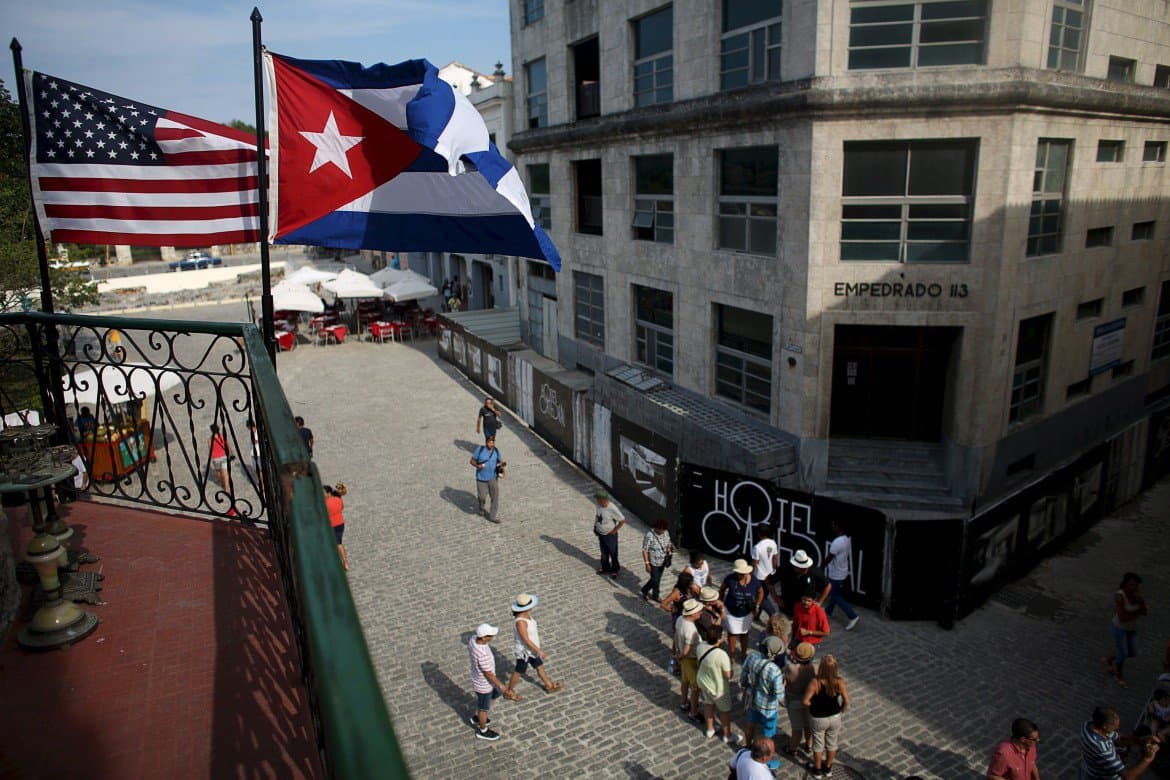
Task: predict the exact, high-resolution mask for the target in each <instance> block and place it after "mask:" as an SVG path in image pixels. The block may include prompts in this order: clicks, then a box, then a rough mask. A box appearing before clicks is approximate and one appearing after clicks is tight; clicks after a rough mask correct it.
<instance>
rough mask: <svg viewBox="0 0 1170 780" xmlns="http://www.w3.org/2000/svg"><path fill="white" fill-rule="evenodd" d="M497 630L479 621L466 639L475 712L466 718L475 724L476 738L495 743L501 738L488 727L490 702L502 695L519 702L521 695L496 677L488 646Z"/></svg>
mask: <svg viewBox="0 0 1170 780" xmlns="http://www.w3.org/2000/svg"><path fill="white" fill-rule="evenodd" d="M498 633H500V629H498V628H496V627H495V626H493V625H490V624H488V623H480V624H479V625H478V626H476V628H475V636H473V637H471V639H469V640H468V642H467V656H468V659H469V660H470V662H471V688H472V690H474V691H475V714H474V715H472V716H471V717H469V718H468V719H467V720H468V722H470V723H471V725H472V726H474V727H475V736H476V739H484V740H487V741H488V742H495V741H496V740H497V739H499V738H500V734H499V732H496V731H493V730H492V729H489V728H488V723H489V722H490V721H491V719H490V718H488V711H489V710H491V708H492V701H493V700H495V699H498V698H500V696H503V697H504V698H505V699H508V700H510V701H520V696H518V695H517V694H516V692H515V691H513V690H512V689H511V688H509V687H505V686H504V684H503V683H502V682H500V678H498V677H496V658H495V656H494V655H492V649H491V648H490V647H488V645H489V644H490V643H491V641H492V638H493V637H495V635H496V634H498Z"/></svg>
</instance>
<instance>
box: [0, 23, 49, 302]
mask: <svg viewBox="0 0 1170 780" xmlns="http://www.w3.org/2000/svg"><path fill="white" fill-rule="evenodd" d="M9 48H10V49H12V67H14V68H15V69H16V99H17V101H18V102H19V103H20V126H21V129H22V130H23V131H24V162H25V171H27V175H26V176H25V178H26V179H27V180H28V197H29V203H33V202H34V201H35V195H36V193H34V192H33V182H32V161H31V160H29V158H28V155H29V151H30V150H31V149H32V129H31V128H30V126H29V121H28V95H27V94H26V93H25V88H24V59H23V57H21V46H20V41H18V40H16V38H13V39H12V43H11V44H10V45H9ZM32 222H33V229H34V230H36V234H37V259H38V260H39V261H40V265H41V311H43V312H45V313H46V314H52V313H53V287H52V285H51V284H50V282H49V255H48V252H46V251H45V237H44V235H42V234H41V223H40V220H38V219H37V215H36V210H35V209H34V210H33V221H32Z"/></svg>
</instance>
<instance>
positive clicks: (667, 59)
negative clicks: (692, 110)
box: [634, 5, 674, 106]
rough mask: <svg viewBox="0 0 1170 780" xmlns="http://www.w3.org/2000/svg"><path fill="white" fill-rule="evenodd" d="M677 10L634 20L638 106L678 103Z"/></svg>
mask: <svg viewBox="0 0 1170 780" xmlns="http://www.w3.org/2000/svg"><path fill="white" fill-rule="evenodd" d="M673 52H674V7H673V6H669V5H668V6H666V7H665V8H663V9H661V10H658V11H655V12H654V13H652V14H649V15H648V16H643V17H642V18H641V19H635V20H634V105H635V106H652V105H654V104H656V103H669V102H670V101H672V100H674V53H673Z"/></svg>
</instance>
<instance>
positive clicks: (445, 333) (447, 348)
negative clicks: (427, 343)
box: [439, 328, 451, 359]
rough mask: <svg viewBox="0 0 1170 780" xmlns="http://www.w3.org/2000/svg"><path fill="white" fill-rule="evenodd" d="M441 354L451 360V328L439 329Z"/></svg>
mask: <svg viewBox="0 0 1170 780" xmlns="http://www.w3.org/2000/svg"><path fill="white" fill-rule="evenodd" d="M439 354H441V355H446V356H447V359H450V358H451V330H450V329H449V328H440V329H439Z"/></svg>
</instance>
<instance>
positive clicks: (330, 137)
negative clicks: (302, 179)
mask: <svg viewBox="0 0 1170 780" xmlns="http://www.w3.org/2000/svg"><path fill="white" fill-rule="evenodd" d="M300 134H301V135H302V136H304V138H305V140H306V141H308V142H309V143H311V144H312V145H313V146H315V147H316V148H317V152H316V154H314V155H313V165H312V166H311V167H310V168H309V173H312V172H313V171H315V170H317V169H318V168H320V167H321V166H322V165H325V164H326V163H333V164H334V165H336V166H337V167H338V168H340V169H341V171H342V172H343V173H344V174H345V175H346V176H348V177H349V178H351V179H352V178H353V174H352V173H350V171H349V158H347V157H346V153H347V152H349V150H350V149H352V148H353V147H355V146H357V145H358V144H360V143H361V142H362V141H363V140H365V136H361V135H342V134H341V131H340V130H338V129H337V120H336V119H334V118H333V112H332V111H330V112H329V119H328V120H326V122H325V129H324V130H322V131H321V132H320V133H309V132H306V131H304V130H301V131H300Z"/></svg>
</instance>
